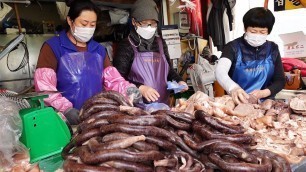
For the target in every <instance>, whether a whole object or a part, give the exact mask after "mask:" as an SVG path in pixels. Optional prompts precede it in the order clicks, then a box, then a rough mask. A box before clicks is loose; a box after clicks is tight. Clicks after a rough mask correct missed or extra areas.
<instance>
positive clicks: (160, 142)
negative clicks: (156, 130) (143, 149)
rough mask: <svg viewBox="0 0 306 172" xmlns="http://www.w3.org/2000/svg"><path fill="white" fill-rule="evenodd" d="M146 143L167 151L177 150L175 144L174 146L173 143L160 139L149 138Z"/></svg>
mask: <svg viewBox="0 0 306 172" xmlns="http://www.w3.org/2000/svg"><path fill="white" fill-rule="evenodd" d="M146 142H148V143H152V144H155V145H157V146H159V147H161V148H163V149H164V150H167V151H173V150H175V149H176V146H175V144H172V143H171V142H169V141H167V140H165V139H162V138H158V137H153V136H147V137H146Z"/></svg>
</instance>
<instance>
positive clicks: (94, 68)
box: [57, 52, 104, 109]
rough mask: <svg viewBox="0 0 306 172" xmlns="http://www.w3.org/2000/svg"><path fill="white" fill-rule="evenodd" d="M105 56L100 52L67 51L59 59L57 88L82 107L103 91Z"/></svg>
mask: <svg viewBox="0 0 306 172" xmlns="http://www.w3.org/2000/svg"><path fill="white" fill-rule="evenodd" d="M103 63H104V62H103V58H102V57H101V56H100V55H99V54H98V53H90V52H75V53H67V54H65V55H64V56H62V57H61V58H60V60H59V61H58V68H57V89H58V90H59V91H61V92H63V93H62V95H63V96H64V97H66V98H67V99H68V100H69V101H71V103H72V104H73V107H74V108H77V109H81V107H82V105H83V103H84V102H85V101H86V100H87V99H89V98H90V97H92V96H93V95H95V94H97V93H99V92H101V91H102V89H103V88H102V71H103Z"/></svg>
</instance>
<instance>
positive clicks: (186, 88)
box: [178, 81, 188, 93]
mask: <svg viewBox="0 0 306 172" xmlns="http://www.w3.org/2000/svg"><path fill="white" fill-rule="evenodd" d="M178 84H179V85H184V86H186V87H185V88H184V89H183V90H182V91H181V93H182V92H185V91H187V90H188V85H187V84H186V82H184V81H180V82H179V83H178Z"/></svg>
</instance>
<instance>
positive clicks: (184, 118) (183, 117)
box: [151, 110, 194, 123]
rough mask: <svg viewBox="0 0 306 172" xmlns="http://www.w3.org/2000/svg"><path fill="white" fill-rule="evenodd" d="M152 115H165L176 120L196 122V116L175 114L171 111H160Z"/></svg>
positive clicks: (183, 113) (181, 113) (185, 113)
mask: <svg viewBox="0 0 306 172" xmlns="http://www.w3.org/2000/svg"><path fill="white" fill-rule="evenodd" d="M151 114H152V115H165V116H167V115H168V116H170V117H172V118H174V119H176V120H179V121H183V122H187V123H192V121H193V120H194V116H193V115H192V114H189V113H187V112H174V111H171V110H158V111H154V112H152V113H151Z"/></svg>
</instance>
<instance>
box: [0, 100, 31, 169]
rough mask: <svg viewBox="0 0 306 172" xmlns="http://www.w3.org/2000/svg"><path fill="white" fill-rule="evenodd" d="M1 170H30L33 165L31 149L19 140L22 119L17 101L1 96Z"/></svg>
mask: <svg viewBox="0 0 306 172" xmlns="http://www.w3.org/2000/svg"><path fill="white" fill-rule="evenodd" d="M0 104H1V106H2V108H0V138H1V142H0V171H1V172H2V171H18V172H22V171H29V170H31V168H32V167H33V166H32V165H31V164H30V163H29V161H30V156H29V151H28V150H27V148H26V147H25V146H24V145H23V144H22V143H21V142H20V141H19V138H20V136H21V134H22V121H21V118H20V116H19V108H18V106H17V104H16V103H14V102H13V101H11V100H10V99H8V98H5V97H0Z"/></svg>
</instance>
